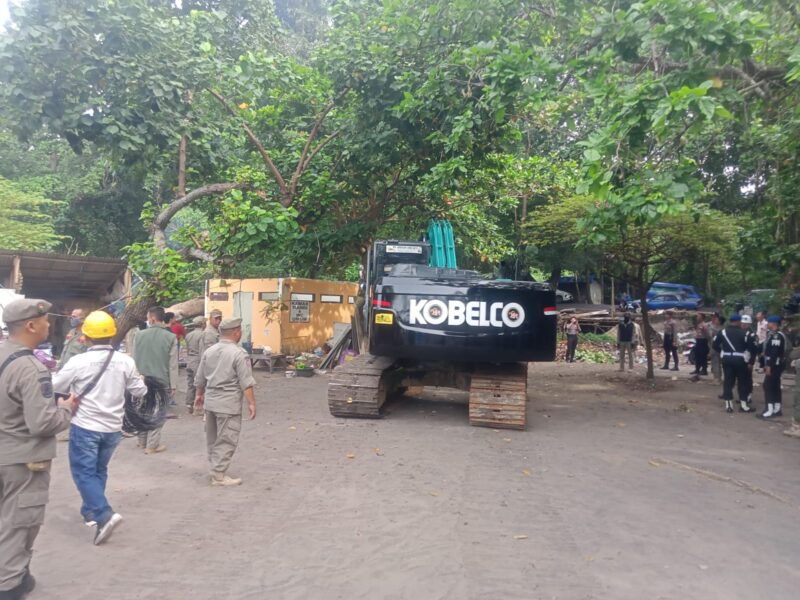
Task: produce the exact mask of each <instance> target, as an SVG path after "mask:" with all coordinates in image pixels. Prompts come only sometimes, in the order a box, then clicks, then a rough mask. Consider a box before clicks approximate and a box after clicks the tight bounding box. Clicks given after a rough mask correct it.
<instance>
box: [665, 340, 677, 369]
mask: <svg viewBox="0 0 800 600" xmlns="http://www.w3.org/2000/svg"><path fill="white" fill-rule="evenodd" d="M670 354H671V355H672V358H673V359H674V360H675V368H676V369H677V368H678V348H677V346H676V345H675V341H674V340H673V339H672V336H671V335H665V336H664V355H665V356H664V368H665V369H666V368H668V367H669V357H670Z"/></svg>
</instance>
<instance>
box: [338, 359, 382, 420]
mask: <svg viewBox="0 0 800 600" xmlns="http://www.w3.org/2000/svg"><path fill="white" fill-rule="evenodd" d="M394 362H395V361H394V359H393V358H388V357H384V356H372V355H371V354H360V355H358V356H356V357H354V358H353V360H352V361H350V362H347V363H345V364H343V365H341V366H339V367H337V368H336V369H335V370H334V371H333V373H331V378H330V381H329V382H328V407H329V408H330V411H331V414H332V415H333V416H335V417H351V418H352V417H356V418H363V419H379V418H380V417H381V406H383V403H384V402H385V401H386V394H387V385H386V377H385V374H386V371H387V370H389V369H390V368H391V366H392V365H393V364H394Z"/></svg>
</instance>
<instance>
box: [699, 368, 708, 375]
mask: <svg viewBox="0 0 800 600" xmlns="http://www.w3.org/2000/svg"><path fill="white" fill-rule="evenodd" d="M700 375H705V376H708V371H706V370H705V369H703V370H702V371H700Z"/></svg>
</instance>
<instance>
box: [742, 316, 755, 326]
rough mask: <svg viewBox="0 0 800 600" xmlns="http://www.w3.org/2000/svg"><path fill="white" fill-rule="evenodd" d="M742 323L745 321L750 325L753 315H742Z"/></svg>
mask: <svg viewBox="0 0 800 600" xmlns="http://www.w3.org/2000/svg"><path fill="white" fill-rule="evenodd" d="M742 323H745V324H747V325H752V323H753V317H751V316H750V315H742Z"/></svg>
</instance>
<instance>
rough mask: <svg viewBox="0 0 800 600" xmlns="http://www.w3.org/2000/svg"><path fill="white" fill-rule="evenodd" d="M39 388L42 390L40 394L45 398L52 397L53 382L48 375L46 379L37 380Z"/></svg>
mask: <svg viewBox="0 0 800 600" xmlns="http://www.w3.org/2000/svg"><path fill="white" fill-rule="evenodd" d="M39 389H40V390H41V392H42V396H44V397H45V398H52V397H53V382H52V381H51V379H50V378H49V377H48V378H47V379H40V380H39Z"/></svg>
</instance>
